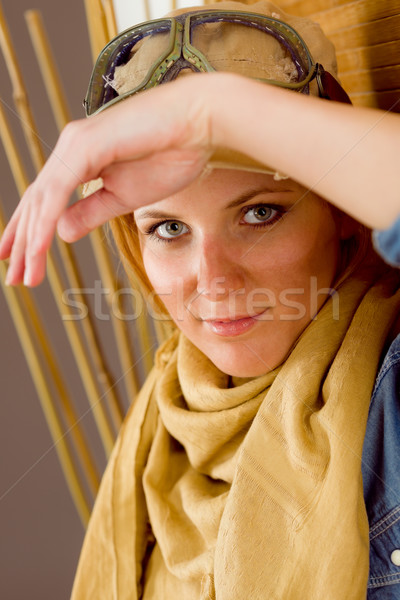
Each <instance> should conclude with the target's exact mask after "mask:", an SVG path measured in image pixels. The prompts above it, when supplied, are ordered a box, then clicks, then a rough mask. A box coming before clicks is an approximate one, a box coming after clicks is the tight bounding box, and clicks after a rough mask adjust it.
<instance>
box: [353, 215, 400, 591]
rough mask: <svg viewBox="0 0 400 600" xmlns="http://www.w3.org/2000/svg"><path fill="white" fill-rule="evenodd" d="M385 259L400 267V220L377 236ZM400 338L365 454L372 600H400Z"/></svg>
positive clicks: (373, 411) (375, 405)
mask: <svg viewBox="0 0 400 600" xmlns="http://www.w3.org/2000/svg"><path fill="white" fill-rule="evenodd" d="M374 243H375V247H376V249H377V251H378V252H379V253H380V254H381V255H382V256H383V258H384V259H385V260H386V261H387V262H388V263H390V264H392V265H394V266H400V219H399V220H398V221H397V222H396V223H395V224H394V226H393V227H392V228H391V229H390V230H388V231H384V232H374ZM399 399H400V335H399V336H398V337H397V338H396V339H395V340H394V341H393V343H392V344H391V346H390V348H389V351H388V353H387V354H386V356H385V358H384V360H383V363H382V366H381V368H380V371H379V373H378V377H377V380H376V383H375V388H374V391H373V394H372V398H371V404H370V410H369V416H368V423H367V429H366V435H365V440H364V449H363V457H362V458H363V462H362V474H363V484H364V498H365V504H366V508H367V513H368V519H369V532H370V534H369V537H370V572H369V581H368V593H367V599H368V600H400V461H399V457H400V402H399Z"/></svg>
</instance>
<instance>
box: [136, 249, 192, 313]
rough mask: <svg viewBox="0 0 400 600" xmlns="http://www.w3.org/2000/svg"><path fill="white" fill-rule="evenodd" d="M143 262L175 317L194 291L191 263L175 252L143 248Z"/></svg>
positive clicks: (149, 276) (154, 285) (161, 297)
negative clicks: (188, 263) (168, 252)
mask: <svg viewBox="0 0 400 600" xmlns="http://www.w3.org/2000/svg"><path fill="white" fill-rule="evenodd" d="M142 257H143V264H144V268H145V271H146V274H147V277H148V278H149V281H150V283H151V285H152V287H153V289H154V292H155V293H156V295H157V296H159V297H160V300H161V301H162V302H163V303H164V305H165V307H166V309H167V311H168V312H169V313H170V315H171V316H172V317H173V318H174V317H175V315H176V314H177V312H179V311H180V310H181V307H182V306H183V305H184V301H185V299H186V298H187V297H188V296H189V294H191V293H193V285H194V286H195V282H194V279H193V277H192V275H191V272H190V265H187V264H186V263H185V261H182V257H177V256H174V254H173V253H170V254H168V255H167V256H165V254H164V253H163V252H161V251H160V252H157V251H153V250H151V249H148V248H146V247H145V248H142Z"/></svg>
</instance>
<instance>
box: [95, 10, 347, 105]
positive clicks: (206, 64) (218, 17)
mask: <svg viewBox="0 0 400 600" xmlns="http://www.w3.org/2000/svg"><path fill="white" fill-rule="evenodd" d="M221 27H223V28H224V29H223V30H222V29H221ZM238 27H240V28H241V29H240V31H241V33H243V27H248V28H250V29H251V30H252V31H253V32H255V31H257V32H260V33H254V35H257V36H258V39H257V48H259V47H260V46H259V41H260V39H261V40H262V39H264V40H265V41H266V42H268V43H269V42H270V39H268V40H267V38H268V37H269V38H271V37H272V38H274V40H276V42H278V44H279V45H280V47H281V49H282V52H283V53H284V54H285V55H286V56H287V57H288V58H290V59H291V61H292V63H293V65H294V72H293V73H292V75H291V76H290V80H288V81H281V80H276V79H271V78H268V77H263V76H262V75H263V70H262V68H261V69H260V72H254V70H253V71H252V72H251V73H250V72H249V73H247V72H246V68H247V67H246V64H247V63H248V64H249V65H250V61H249V62H248V57H247V56H246V51H245V50H244V51H242V54H240V48H239V53H238V55H237V57H236V58H234V59H232V61H231V62H232V63H234V62H235V60H236V61H237V64H238V66H239V65H240V72H241V73H242V74H244V75H248V76H250V77H251V78H253V79H257V80H259V81H262V82H265V83H268V84H272V85H277V86H280V87H284V88H287V89H291V90H294V91H298V92H302V93H305V94H308V93H309V84H310V82H311V81H312V80H314V79H315V80H316V82H317V85H318V92H319V96H320V97H323V98H327V99H330V100H336V101H339V102H348V103H350V99H349V97H348V96H347V94H346V92H345V91H344V90H343V88H342V87H341V86H340V85H339V83H338V82H337V81H336V79H335V78H334V77H333V76H332V75H331V74H330V73H328V72H327V71H325V70H324V68H323V67H322V65H320V64H318V63H315V62H314V61H313V59H312V57H311V54H310V52H309V50H308V48H307V45H306V44H305V42H304V40H303V39H302V38H301V37H300V35H299V34H298V33H297V32H296V31H295V30H294V29H293V28H292V27H290V25H288V24H287V23H284V22H283V21H280V20H279V19H274V18H272V17H266V16H264V15H259V14H255V13H246V12H237V11H228V10H212V11H210V10H209V11H207V10H202V11H197V12H191V13H184V14H181V15H179V16H176V17H171V18H164V19H156V20H154V21H147V22H145V23H142V24H140V25H136V26H134V27H131V28H130V29H127V30H125V31H123V32H122V33H120V34H119V35H118V36H117V37H116V38H114V39H113V40H111V42H109V44H108V45H107V46H106V47H105V48H104V49H103V50H102V52H101V54H100V56H99V58H98V59H97V61H96V64H95V66H94V69H93V73H92V76H91V79H90V83H89V88H88V91H87V94H86V98H85V100H84V106H85V109H86V115H87V116H89V115H93V114H94V113H96V112H100V111H101V110H103V109H104V108H107V107H109V106H112V105H113V104H115V103H116V102H118V101H120V100H123V99H125V98H127V97H129V96H132V95H133V94H136V93H138V92H141V91H143V90H146V89H149V88H152V87H155V86H157V85H159V84H161V83H165V82H168V81H171V80H173V79H175V78H176V77H177V76H178V74H179V73H180V72H181V71H182V70H184V69H190V70H191V71H195V72H205V73H209V72H214V71H217V70H232V71H236V69H235V68H230V69H226V68H223V67H220V63H221V61H220V60H218V59H215V57H213V55H212V53H211V52H210V49H209V46H210V44H209V42H210V40H214V42H215V39H216V38H217V39H218V36H220V37H221V41H220V44H221V46H220V50H219V55H220V56H221V54H222V55H223V54H224V46H223V44H224V36H226V35H227V34H228V35H230V34H232V35H233V36H235V34H236V32H237V31H239V30H237V28H238ZM235 28H236V29H235ZM260 34H261V38H260ZM264 36H267V37H264ZM150 42H153V45H154V48H153V54H154V51H155V52H156V55H155V56H152V53H151V52H150V53H148V52H147V50H148V49H147V48H146V46H149V43H150ZM261 48H262V46H261ZM221 50H222V52H221ZM140 53H142V55H143V54H146V56H147V63H146V60H145V61H144V62H143V61H142V62H141V64H140V69H138V70H137V73H136V75H135V82H134V84H133V87H132V89H129V90H128V91H125V92H124V93H121V94H118V92H117V91H116V90H115V89H114V87H115V86H114V87H113V79H114V73H115V69H116V68H117V67H119V66H121V65H124V64H126V63H127V62H128V61H129V60H130V59H131V58H132V57H135V56H137V57H138V59H139V58H140ZM262 54H263V53H262V50H261V51H258V55H259V56H260V55H262ZM225 55H228V56H229V52H227V51H226V50H225ZM260 59H262V57H261V56H260ZM243 65H244V67H243Z"/></svg>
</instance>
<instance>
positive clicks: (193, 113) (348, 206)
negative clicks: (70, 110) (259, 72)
mask: <svg viewBox="0 0 400 600" xmlns="http://www.w3.org/2000/svg"><path fill="white" fill-rule="evenodd" d="M243 107H245V109H243ZM399 139H400V117H398V116H397V115H394V114H388V113H384V112H382V111H377V110H368V109H359V108H357V109H356V108H353V107H351V106H347V105H339V104H336V103H332V102H328V101H322V100H320V99H317V98H312V97H305V96H302V95H301V94H298V93H295V92H290V91H285V90H282V89H280V88H276V87H273V86H268V85H265V84H261V83H257V82H255V81H252V80H249V79H245V78H243V77H240V76H237V75H231V74H222V73H219V74H211V75H210V74H207V75H201V76H200V75H196V76H190V77H186V78H183V79H181V80H178V81H175V82H173V83H171V84H166V85H163V86H160V87H159V88H156V89H153V90H150V91H148V92H143V93H141V94H138V95H137V96H134V97H132V98H130V99H128V100H125V101H123V102H121V103H119V104H117V105H116V106H114V107H112V108H110V109H107V110H105V111H104V112H102V113H101V114H99V115H97V116H94V117H90V118H89V119H86V120H80V121H76V122H74V123H72V124H70V125H69V126H68V127H67V128H66V129H65V130H64V132H63V133H62V134H61V136H60V138H59V140H58V142H57V145H56V147H55V149H54V151H53V153H52V155H51V156H50V158H49V160H48V161H47V163H46V165H45V167H44V168H43V170H42V171H41V173H40V174H39V175H38V177H37V179H36V180H35V181H34V183H33V184H32V185H31V186H30V187H29V188H28V190H27V192H26V193H25V194H24V196H23V198H22V199H21V202H20V204H19V206H18V208H17V209H16V211H15V213H14V215H13V217H12V219H11V220H10V223H9V225H8V227H7V229H6V231H5V233H4V235H3V238H2V240H1V243H0V258H2V259H4V258H7V257H10V266H9V271H8V277H7V282H8V283H10V284H17V283H19V282H21V281H22V279H23V278H24V276H25V283H26V284H27V285H37V284H38V283H40V281H41V280H42V279H43V277H44V271H45V255H46V252H47V250H48V248H49V246H50V244H51V241H52V238H53V236H54V233H55V230H56V228H57V227H58V231H59V234H60V235H61V237H62V238H63V239H65V240H66V241H75V240H77V239H79V238H80V237H82V236H83V235H85V234H86V233H88V232H89V231H91V230H92V229H94V228H95V227H97V226H99V225H101V224H102V223H104V222H106V221H108V220H109V219H111V218H113V217H115V216H118V215H121V214H124V213H129V212H131V211H132V210H134V209H136V208H138V207H139V206H143V205H145V204H149V203H151V202H155V201H157V200H161V199H162V198H165V197H167V196H169V195H171V194H173V193H175V192H176V191H178V190H180V189H182V188H184V187H186V186H187V185H188V184H189V183H190V182H191V181H193V180H194V179H195V178H196V177H198V176H199V174H200V173H201V172H202V170H203V169H204V167H205V165H206V164H207V161H208V159H209V157H210V155H211V153H212V151H213V149H214V148H215V147H220V146H225V147H228V148H230V149H233V150H237V151H240V152H242V153H245V154H248V155H250V156H251V157H252V158H254V159H256V160H258V161H259V162H262V163H265V164H268V165H270V166H272V167H274V168H276V169H277V170H278V171H279V172H281V173H286V174H287V175H288V176H290V177H292V178H293V179H296V180H298V181H299V182H301V183H303V184H304V185H306V186H308V187H310V188H312V189H313V190H314V191H316V192H317V193H319V194H320V195H321V196H323V197H325V198H326V199H328V200H330V201H331V202H333V203H334V204H336V205H337V206H338V207H340V208H341V209H343V210H345V211H347V212H348V213H350V214H351V215H353V216H354V217H356V218H357V219H359V220H360V221H362V222H364V223H365V224H367V225H369V226H371V227H376V228H384V227H386V226H388V225H389V224H390V223H391V222H392V221H393V220H394V219H395V217H396V216H397V215H398V213H399V212H400V211H399V208H400V201H399V195H400V194H399V191H398V190H399V187H400V186H399V184H400V169H399V165H398V163H399V158H398V156H399V153H398V150H397V146H398V140H399ZM98 177H102V178H103V182H104V186H103V189H102V190H101V191H99V192H97V193H95V194H93V195H92V196H89V197H88V198H86V199H84V200H81V201H79V202H77V203H75V204H74V205H72V206H71V207H69V208H67V205H68V202H69V199H70V197H71V194H72V193H73V191H74V190H75V189H76V187H77V186H78V185H80V184H82V183H83V182H86V181H88V180H90V179H95V178H98Z"/></svg>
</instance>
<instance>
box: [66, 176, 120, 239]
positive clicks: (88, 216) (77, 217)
mask: <svg viewBox="0 0 400 600" xmlns="http://www.w3.org/2000/svg"><path fill="white" fill-rule="evenodd" d="M131 210H132V209H129V208H127V207H126V206H125V205H123V204H122V203H121V202H120V200H119V198H117V197H116V196H115V195H114V194H113V193H112V192H109V191H108V190H105V189H104V188H102V189H100V190H98V191H97V192H94V193H93V194H91V195H90V196H87V197H86V198H83V199H82V200H79V202H76V203H75V204H73V205H72V206H70V207H69V208H67V209H66V210H65V211H64V213H63V214H62V215H61V217H60V219H59V221H58V226H57V231H58V235H59V236H60V237H61V239H63V240H64V241H65V242H76V241H77V240H79V239H81V238H82V237H83V236H85V235H86V234H88V233H90V232H91V231H93V230H94V229H96V227H99V226H100V225H103V224H104V223H106V222H107V221H109V220H110V219H113V218H114V217H118V216H120V215H123V214H126V213H127V212H131Z"/></svg>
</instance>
